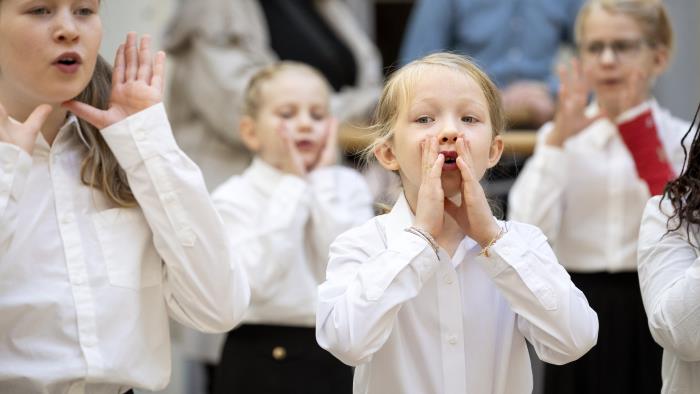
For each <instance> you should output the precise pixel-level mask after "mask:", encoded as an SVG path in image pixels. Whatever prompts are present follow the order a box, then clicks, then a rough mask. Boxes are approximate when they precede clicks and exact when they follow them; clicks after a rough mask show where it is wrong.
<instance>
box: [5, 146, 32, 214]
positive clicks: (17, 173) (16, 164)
mask: <svg viewBox="0 0 700 394" xmlns="http://www.w3.org/2000/svg"><path fill="white" fill-rule="evenodd" d="M31 167H32V158H31V156H29V154H28V153H27V152H25V151H24V150H23V149H22V148H20V147H18V146H16V145H12V144H9V143H5V142H0V201H4V200H5V199H6V198H7V197H9V196H12V197H13V198H15V199H19V197H20V195H21V194H22V191H23V190H24V185H25V183H26V182H27V178H29V171H30V169H31ZM2 205H5V204H2Z"/></svg>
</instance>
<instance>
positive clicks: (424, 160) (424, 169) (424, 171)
mask: <svg viewBox="0 0 700 394" xmlns="http://www.w3.org/2000/svg"><path fill="white" fill-rule="evenodd" d="M429 145H430V139H429V138H426V139H424V140H423V141H421V143H420V147H421V154H420V157H421V175H422V176H423V178H425V177H427V176H428V172H430V171H429V170H430V167H431V166H432V164H431V163H430V162H429V161H428V151H429V150H430V147H429Z"/></svg>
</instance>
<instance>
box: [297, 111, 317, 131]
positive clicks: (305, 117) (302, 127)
mask: <svg viewBox="0 0 700 394" xmlns="http://www.w3.org/2000/svg"><path fill="white" fill-rule="evenodd" d="M312 123H313V122H312V120H311V115H310V114H307V113H301V114H299V120H298V123H297V124H298V129H299V131H300V132H307V133H308V132H310V131H311V130H312V127H311V125H312Z"/></svg>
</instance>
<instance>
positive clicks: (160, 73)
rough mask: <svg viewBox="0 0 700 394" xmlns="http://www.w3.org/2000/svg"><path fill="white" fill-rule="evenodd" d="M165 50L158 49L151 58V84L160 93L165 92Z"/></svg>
mask: <svg viewBox="0 0 700 394" xmlns="http://www.w3.org/2000/svg"><path fill="white" fill-rule="evenodd" d="M165 58H166V56H165V52H163V51H158V53H156V55H155V57H154V58H153V76H152V77H151V86H153V87H154V88H156V89H158V90H159V91H160V94H165Z"/></svg>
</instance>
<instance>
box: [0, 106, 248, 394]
mask: <svg viewBox="0 0 700 394" xmlns="http://www.w3.org/2000/svg"><path fill="white" fill-rule="evenodd" d="M78 132H79V131H78V123H77V121H76V118H75V117H70V119H69V120H68V121H67V123H66V124H65V125H64V126H63V127H62V128H61V130H60V131H59V133H58V136H57V137H56V140H55V142H54V143H53V145H51V146H49V145H48V144H47V143H46V141H45V140H44V139H43V137H42V136H41V134H39V136H38V137H37V143H36V147H35V148H34V152H33V154H32V156H31V157H30V156H29V155H27V154H26V153H25V152H24V151H23V150H21V149H19V148H18V147H16V146H14V145H10V144H7V143H0V316H2V318H1V319H0V392H3V393H62V394H63V393H71V394H73V393H90V394H93V393H98V394H99V393H111V394H114V393H121V392H124V391H126V390H127V389H130V388H132V387H138V388H143V389H147V390H157V389H161V388H163V387H164V386H165V385H166V384H167V383H168V381H169V380H170V336H169V330H168V318H169V317H172V318H174V319H176V320H177V321H179V322H181V323H183V324H185V325H187V326H190V327H193V328H196V329H199V330H202V331H207V332H221V331H226V330H229V329H231V328H232V327H233V326H234V325H235V324H236V323H237V322H238V321H240V319H241V318H242V316H243V313H244V311H245V308H246V306H247V304H248V300H249V288H248V284H247V281H246V278H245V273H244V272H243V271H242V270H241V269H240V268H239V267H238V263H237V262H236V261H235V260H234V258H233V256H234V254H233V250H232V248H231V244H230V242H229V240H228V238H227V237H226V234H225V231H224V228H223V225H222V222H221V219H220V217H219V215H218V214H217V213H216V211H215V209H214V207H213V205H212V203H211V200H210V198H209V195H208V193H207V190H206V187H205V185H204V181H203V179H202V176H201V173H200V171H199V169H198V168H197V166H195V165H194V164H193V163H192V162H191V161H190V160H189V159H188V158H187V157H186V156H185V155H184V153H182V151H181V150H180V149H179V148H178V147H177V145H176V144H175V141H174V139H173V137H172V134H171V130H170V125H169V124H168V120H167V117H166V114H165V110H164V108H163V106H162V105H161V104H159V105H156V106H153V107H151V108H149V109H146V110H144V111H142V112H139V113H138V114H135V115H132V116H131V117H129V118H127V119H125V120H123V121H121V122H118V123H116V124H114V125H112V126H110V127H108V128H106V129H104V130H102V135H103V136H104V139H105V141H106V142H107V144H108V145H109V147H110V149H111V150H112V151H113V152H114V154H115V156H116V158H117V160H118V161H119V164H120V165H121V166H122V168H124V170H125V171H126V174H127V177H128V180H129V184H130V186H131V190H132V191H133V193H134V195H135V196H136V199H137V201H138V204H139V206H138V207H134V208H121V207H115V206H114V204H113V203H111V202H110V201H108V200H107V198H105V196H104V195H103V194H102V193H101V192H99V191H98V190H96V189H93V188H90V187H88V186H85V185H83V184H82V183H81V181H80V164H81V162H82V158H83V157H84V154H85V147H84V145H83V144H82V142H81V140H80V138H77V137H76V136H75V133H78Z"/></svg>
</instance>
